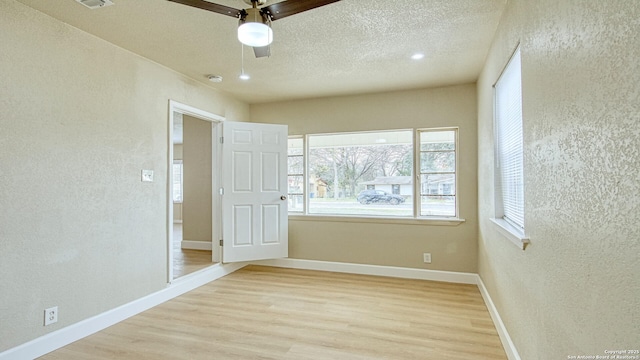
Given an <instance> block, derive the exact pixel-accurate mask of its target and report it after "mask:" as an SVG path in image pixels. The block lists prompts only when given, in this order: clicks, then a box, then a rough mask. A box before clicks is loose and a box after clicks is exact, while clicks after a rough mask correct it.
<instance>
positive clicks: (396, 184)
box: [360, 176, 413, 196]
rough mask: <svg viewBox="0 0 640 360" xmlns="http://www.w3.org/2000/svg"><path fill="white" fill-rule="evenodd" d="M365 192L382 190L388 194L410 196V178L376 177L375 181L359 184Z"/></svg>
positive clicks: (411, 188)
mask: <svg viewBox="0 0 640 360" xmlns="http://www.w3.org/2000/svg"><path fill="white" fill-rule="evenodd" d="M360 185H362V186H364V187H365V188H366V189H367V190H382V191H386V192H388V193H389V194H396V195H403V196H404V195H406V196H411V194H413V183H412V181H411V176H378V177H377V178H375V180H371V181H364V182H361V183H360Z"/></svg>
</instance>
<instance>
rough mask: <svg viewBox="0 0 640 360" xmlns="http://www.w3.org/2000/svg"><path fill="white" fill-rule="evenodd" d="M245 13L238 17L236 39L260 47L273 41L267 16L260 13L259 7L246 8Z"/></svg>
mask: <svg viewBox="0 0 640 360" xmlns="http://www.w3.org/2000/svg"><path fill="white" fill-rule="evenodd" d="M246 12H247V15H246V16H243V17H242V18H240V21H239V26H238V40H240V42H241V43H243V44H245V45H247V46H251V47H262V46H267V45H269V44H271V42H272V41H273V30H271V26H270V24H271V21H270V20H269V18H268V16H265V15H262V14H261V13H260V10H259V9H255V8H254V9H247V10H246Z"/></svg>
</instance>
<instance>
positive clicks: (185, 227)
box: [182, 115, 213, 242]
mask: <svg viewBox="0 0 640 360" xmlns="http://www.w3.org/2000/svg"><path fill="white" fill-rule="evenodd" d="M183 124H184V143H183V146H182V150H183V159H182V161H183V163H182V165H183V171H184V176H183V182H184V201H183V202H182V238H183V240H189V241H206V242H211V239H212V237H211V229H212V228H211V220H212V219H211V199H212V198H213V196H212V193H211V192H212V185H211V181H212V178H211V172H212V170H211V161H212V158H211V122H210V121H205V120H200V119H196V118H193V117H191V116H187V115H185V116H184V117H183Z"/></svg>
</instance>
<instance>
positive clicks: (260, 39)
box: [169, 0, 340, 58]
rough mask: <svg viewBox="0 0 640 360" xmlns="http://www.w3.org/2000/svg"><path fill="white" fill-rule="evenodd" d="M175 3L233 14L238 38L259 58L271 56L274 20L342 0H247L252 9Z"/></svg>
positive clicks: (191, 0) (200, 0)
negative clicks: (275, 0) (274, 0)
mask: <svg viewBox="0 0 640 360" xmlns="http://www.w3.org/2000/svg"><path fill="white" fill-rule="evenodd" d="M169 1H171V2H175V3H179V4H183V5H188V6H192V7H195V8H198V9H203V10H208V11H212V12H215V13H218V14H222V15H227V16H231V17H234V18H237V19H239V21H238V23H239V24H238V40H240V42H241V43H243V44H245V45H248V46H251V47H253V52H254V53H255V55H256V57H258V58H259V57H264V56H269V55H270V54H271V50H270V47H269V44H271V42H272V41H273V31H272V30H271V22H272V21H276V20H280V19H284V18H285V17H287V16H291V15H295V14H298V13H301V12H304V11H307V10H311V9H315V8H318V7H321V6H324V5H328V4H331V3H334V2H338V1H340V0H290V1H282V2H278V3H274V4H271V5H269V6H264V7H261V8H259V7H258V6H262V5H264V4H266V2H267V0H244V2H245V3H247V4H249V5H251V6H252V7H251V8H249V9H235V8H232V7H229V6H225V5H219V4H214V3H211V2H208V1H204V0H169Z"/></svg>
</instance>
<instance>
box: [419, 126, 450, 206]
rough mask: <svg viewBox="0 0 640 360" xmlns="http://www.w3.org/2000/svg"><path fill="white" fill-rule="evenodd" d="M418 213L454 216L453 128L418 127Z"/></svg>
mask: <svg viewBox="0 0 640 360" xmlns="http://www.w3.org/2000/svg"><path fill="white" fill-rule="evenodd" d="M419 135H420V215H421V216H456V191H455V189H456V131H455V130H446V131H440V130H422V131H419Z"/></svg>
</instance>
